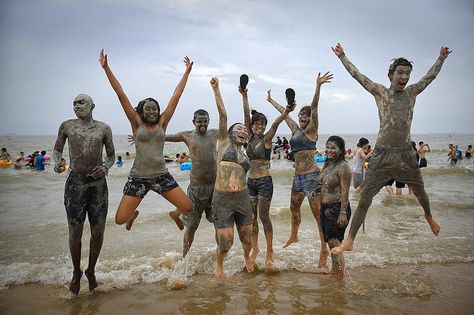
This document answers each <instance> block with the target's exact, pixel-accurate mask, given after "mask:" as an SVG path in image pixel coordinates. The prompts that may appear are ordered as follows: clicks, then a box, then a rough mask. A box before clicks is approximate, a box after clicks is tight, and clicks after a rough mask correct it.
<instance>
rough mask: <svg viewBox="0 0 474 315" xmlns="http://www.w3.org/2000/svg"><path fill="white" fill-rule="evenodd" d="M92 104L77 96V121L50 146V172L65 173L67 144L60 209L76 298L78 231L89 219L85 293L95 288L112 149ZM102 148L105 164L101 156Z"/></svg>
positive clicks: (66, 123) (69, 123)
mask: <svg viewBox="0 0 474 315" xmlns="http://www.w3.org/2000/svg"><path fill="white" fill-rule="evenodd" d="M94 107H95V104H94V102H93V101H92V98H91V97H90V96H89V95H86V94H79V95H78V96H77V97H76V98H75V99H74V102H73V109H74V113H75V114H76V116H77V119H69V120H66V121H64V122H63V123H62V124H61V126H60V127H59V132H58V138H57V140H56V143H55V144H54V152H53V158H54V163H55V166H54V171H55V172H57V173H62V172H64V171H65V170H66V167H65V166H64V164H65V160H64V162H63V158H62V155H63V149H64V145H65V143H66V140H67V141H68V147H69V157H70V159H71V172H70V173H69V175H68V178H67V180H66V185H65V187H64V205H65V207H66V214H67V220H68V227H69V250H70V252H71V258H72V264H73V267H74V271H73V276H72V280H71V283H70V285H69V290H70V291H71V292H72V293H73V294H78V293H79V289H80V282H81V277H82V270H81V244H82V241H81V239H82V230H83V227H84V222H85V220H86V214H87V216H88V218H89V224H90V228H91V239H90V248H89V264H88V267H87V269H86V270H85V275H86V277H87V279H88V280H89V290H90V291H91V292H92V291H93V290H94V289H95V288H96V287H97V285H98V284H97V280H96V278H95V265H96V263H97V259H98V258H99V253H100V250H101V248H102V243H103V240H104V231H105V221H106V218H107V211H108V188H107V181H106V179H105V175H107V173H108V170H109V169H110V168H111V167H112V165H114V160H115V148H114V144H113V141H112V130H111V129H110V127H109V126H108V125H107V124H105V123H103V122H101V121H98V120H95V119H93V118H92V110H93V109H94ZM104 147H105V151H106V154H107V156H106V158H105V163H104V162H103V161H102V152H103V148H104Z"/></svg>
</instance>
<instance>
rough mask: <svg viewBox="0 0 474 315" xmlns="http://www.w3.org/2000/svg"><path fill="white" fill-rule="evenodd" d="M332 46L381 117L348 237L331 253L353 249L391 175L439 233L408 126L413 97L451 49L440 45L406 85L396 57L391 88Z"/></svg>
mask: <svg viewBox="0 0 474 315" xmlns="http://www.w3.org/2000/svg"><path fill="white" fill-rule="evenodd" d="M332 50H333V51H334V53H335V54H336V56H337V57H339V59H340V60H341V62H342V64H343V65H344V67H345V68H346V70H347V71H348V72H349V73H350V74H351V76H352V77H354V79H356V80H357V81H358V82H359V83H360V84H361V85H362V86H363V87H364V88H365V89H366V90H367V91H368V92H369V93H371V94H372V95H373V96H374V98H375V102H376V104H377V107H378V111H379V118H380V129H379V132H378V136H377V141H376V144H375V149H374V153H373V156H372V157H371V160H370V167H369V169H368V171H367V176H366V178H365V183H364V187H363V188H362V191H361V197H360V201H359V205H358V206H357V210H356V211H355V213H354V217H353V219H352V223H351V228H350V230H349V238H348V239H347V240H346V241H344V242H343V243H342V245H341V246H338V247H335V248H333V249H332V253H333V254H335V255H337V254H340V253H342V252H343V251H345V250H352V248H353V244H354V239H355V236H356V234H357V231H358V230H359V227H360V226H361V225H362V222H363V221H364V219H365V216H366V214H367V210H368V208H369V206H370V204H371V203H372V199H373V197H374V196H375V195H376V194H377V193H378V191H379V190H380V189H381V188H382V187H383V186H384V185H385V184H386V183H387V181H388V180H390V179H392V178H393V179H395V180H400V181H402V182H404V183H406V184H408V185H411V186H412V187H413V192H414V194H415V196H416V197H417V199H418V201H419V203H420V204H421V206H422V207H423V210H424V213H425V219H426V221H427V222H428V224H429V226H430V228H431V231H432V232H433V233H434V234H435V235H438V234H439V231H440V226H439V224H438V223H437V222H436V221H435V220H434V219H433V217H432V214H431V209H430V202H429V198H428V195H427V194H426V191H425V188H424V183H423V178H422V176H421V171H420V169H419V167H418V163H417V161H416V159H415V152H414V151H413V148H412V146H411V137H410V129H411V122H412V120H413V109H414V106H415V101H416V97H417V96H418V94H420V93H421V92H423V90H424V89H425V88H426V87H427V86H428V85H429V84H430V83H431V82H432V81H433V80H434V79H435V78H436V76H437V75H438V73H439V72H440V70H441V67H442V65H443V63H444V60H445V59H446V58H447V57H448V55H449V54H450V53H451V51H450V50H449V49H448V48H447V47H441V49H440V53H439V57H438V58H437V60H436V62H435V63H434V65H433V66H432V67H431V68H430V69H429V70H428V73H427V74H426V75H425V76H424V77H423V78H421V80H420V81H418V82H417V83H415V84H412V85H409V86H407V83H408V80H409V79H410V73H411V70H412V64H411V62H409V61H408V60H406V59H404V58H397V59H395V60H394V61H393V63H392V64H391V65H390V68H389V70H388V77H389V79H390V83H391V85H390V88H386V87H385V86H383V85H381V84H378V83H374V82H372V80H370V79H369V78H368V77H366V76H365V75H363V74H362V73H360V72H359V70H357V68H356V67H355V66H354V65H353V64H352V63H351V62H350V61H349V59H348V58H347V57H346V55H345V53H344V49H343V48H342V46H341V44H339V43H337V45H336V47H335V48H332Z"/></svg>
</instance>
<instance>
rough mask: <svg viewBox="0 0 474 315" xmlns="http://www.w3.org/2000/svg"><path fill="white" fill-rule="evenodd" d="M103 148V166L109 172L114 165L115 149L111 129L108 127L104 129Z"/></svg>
mask: <svg viewBox="0 0 474 315" xmlns="http://www.w3.org/2000/svg"><path fill="white" fill-rule="evenodd" d="M104 146H105V153H106V155H107V156H106V157H105V161H104V166H105V167H106V168H107V170H109V169H110V168H111V167H112V166H113V165H114V163H115V147H114V142H113V138H112V129H110V127H109V126H107V127H105V132H104Z"/></svg>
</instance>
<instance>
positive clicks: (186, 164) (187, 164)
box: [179, 162, 193, 171]
mask: <svg viewBox="0 0 474 315" xmlns="http://www.w3.org/2000/svg"><path fill="white" fill-rule="evenodd" d="M192 166H193V163H192V162H184V163H181V165H180V166H179V169H180V170H182V171H189V170H190V169H191V167H192Z"/></svg>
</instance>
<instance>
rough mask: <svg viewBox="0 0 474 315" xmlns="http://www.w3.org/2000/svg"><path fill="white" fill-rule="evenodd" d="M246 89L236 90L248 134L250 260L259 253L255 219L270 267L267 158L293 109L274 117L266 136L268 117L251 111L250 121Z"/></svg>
mask: <svg viewBox="0 0 474 315" xmlns="http://www.w3.org/2000/svg"><path fill="white" fill-rule="evenodd" d="M247 91H248V89H247V88H242V87H241V86H240V87H239V92H240V93H241V94H242V100H243V106H244V121H245V127H246V128H247V130H248V132H249V137H248V143H247V150H246V152H247V156H248V158H249V160H250V170H249V173H248V179H247V186H248V190H249V195H250V200H251V201H252V204H253V237H252V254H251V257H250V258H251V260H252V262H255V260H256V258H257V255H258V253H259V251H260V248H259V246H258V217H260V220H261V221H262V224H263V231H264V233H265V240H266V243H267V252H266V255H265V266H266V267H270V265H271V264H273V263H274V260H273V226H272V222H271V221H270V203H271V201H272V196H273V181H272V177H271V176H270V157H271V152H272V140H273V137H274V136H275V133H276V131H277V129H278V126H279V125H280V123H281V122H282V121H283V120H285V118H286V117H287V116H288V113H290V112H291V111H293V109H294V108H295V107H294V106H293V105H291V106H290V105H288V106H286V108H285V110H284V111H283V113H281V115H280V116H278V117H277V119H276V120H275V122H274V123H273V124H272V125H271V127H270V130H268V132H267V133H265V129H266V127H267V117H265V115H264V114H262V113H259V112H257V111H256V110H252V118H251V119H250V106H249V101H248V96H247Z"/></svg>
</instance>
